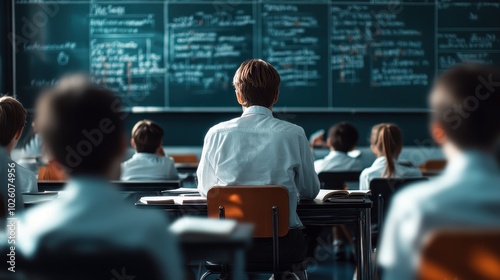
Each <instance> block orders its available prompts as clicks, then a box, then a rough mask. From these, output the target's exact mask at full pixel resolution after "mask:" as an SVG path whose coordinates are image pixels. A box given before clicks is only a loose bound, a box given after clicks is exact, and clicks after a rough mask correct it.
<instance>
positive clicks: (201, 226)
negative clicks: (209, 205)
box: [170, 217, 237, 238]
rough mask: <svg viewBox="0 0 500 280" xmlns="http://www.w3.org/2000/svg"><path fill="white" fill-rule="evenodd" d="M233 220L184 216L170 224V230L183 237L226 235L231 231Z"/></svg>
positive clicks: (233, 225) (234, 224)
mask: <svg viewBox="0 0 500 280" xmlns="http://www.w3.org/2000/svg"><path fill="white" fill-rule="evenodd" d="M236 225H237V222H236V221H235V220H218V219H209V218H196V217H184V218H180V219H178V220H177V221H175V223H173V224H172V226H170V231H172V232H173V233H174V234H176V235H178V236H181V237H184V238H199V237H227V236H229V235H231V233H233V231H234V229H235V228H236Z"/></svg>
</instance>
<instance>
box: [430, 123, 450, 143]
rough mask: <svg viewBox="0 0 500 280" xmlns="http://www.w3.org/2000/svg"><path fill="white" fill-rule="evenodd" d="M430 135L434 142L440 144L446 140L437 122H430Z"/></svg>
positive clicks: (441, 127)
mask: <svg viewBox="0 0 500 280" xmlns="http://www.w3.org/2000/svg"><path fill="white" fill-rule="evenodd" d="M431 136H432V139H433V140H434V142H436V143H437V144H438V145H440V146H441V145H443V144H444V143H446V141H447V140H448V137H447V136H446V132H445V130H444V128H443V126H442V125H441V124H440V123H439V122H433V123H432V124H431Z"/></svg>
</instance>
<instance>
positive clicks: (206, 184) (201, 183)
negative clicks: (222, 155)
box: [196, 132, 217, 196]
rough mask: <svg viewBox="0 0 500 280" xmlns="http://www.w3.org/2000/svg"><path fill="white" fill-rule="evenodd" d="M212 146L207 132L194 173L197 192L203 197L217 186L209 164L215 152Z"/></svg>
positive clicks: (212, 143)
mask: <svg viewBox="0 0 500 280" xmlns="http://www.w3.org/2000/svg"><path fill="white" fill-rule="evenodd" d="M214 145H215V143H214V141H213V136H212V134H211V133H210V132H209V133H208V134H207V136H205V141H204V143H203V150H202V152H201V159H200V163H199V164H198V170H197V171H196V175H197V177H198V191H199V192H200V194H201V195H203V196H207V193H208V191H209V190H210V189H211V188H212V187H213V186H215V185H216V184H217V177H216V176H215V169H214V168H213V166H212V163H211V162H210V159H211V158H213V155H212V153H214V151H215V147H214Z"/></svg>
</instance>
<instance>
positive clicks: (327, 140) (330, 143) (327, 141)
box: [326, 137, 332, 147]
mask: <svg viewBox="0 0 500 280" xmlns="http://www.w3.org/2000/svg"><path fill="white" fill-rule="evenodd" d="M326 145H327V146H328V147H331V146H332V138H330V137H328V138H327V139H326Z"/></svg>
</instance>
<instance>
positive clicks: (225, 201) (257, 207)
mask: <svg viewBox="0 0 500 280" xmlns="http://www.w3.org/2000/svg"><path fill="white" fill-rule="evenodd" d="M288 196H289V195H288V190H287V189H285V188H284V187H282V186H227V187H213V188H212V189H210V190H209V191H208V194H207V208H208V216H209V217H211V218H226V219H234V220H237V221H239V222H243V223H251V224H253V225H254V234H253V236H254V238H273V265H272V271H268V272H272V273H274V275H277V274H280V273H283V271H281V270H285V269H284V268H281V267H280V261H279V242H278V238H279V237H283V236H285V235H287V234H288V226H289V224H288V223H289V212H290V210H289V200H288ZM249 266H250V267H251V265H249ZM296 267H300V266H298V265H297V266H296ZM207 268H208V272H206V273H205V274H204V275H203V276H202V278H201V279H205V278H206V277H208V276H209V275H211V274H213V273H221V272H222V271H220V269H221V266H220V265H219V266H218V267H217V266H214V265H207ZM222 269H223V268H222ZM247 270H248V268H247ZM299 270H300V271H298V272H301V273H304V274H305V275H306V279H307V273H306V271H305V267H304V266H302V267H301V269H299ZM250 271H252V270H251V269H250ZM259 272H262V271H260V270H259ZM266 272H267V271H266ZM288 273H290V274H291V275H292V276H294V277H295V279H299V277H298V275H297V274H296V273H295V272H288Z"/></svg>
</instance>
